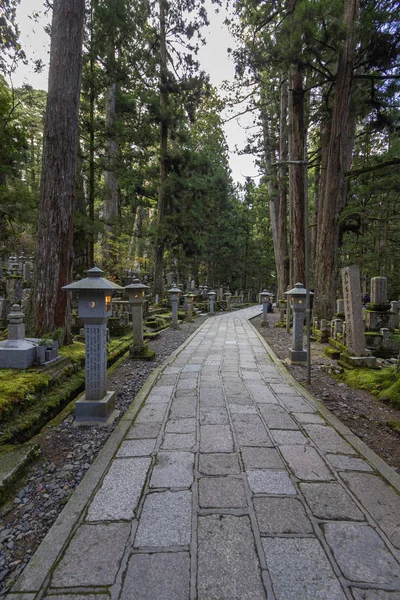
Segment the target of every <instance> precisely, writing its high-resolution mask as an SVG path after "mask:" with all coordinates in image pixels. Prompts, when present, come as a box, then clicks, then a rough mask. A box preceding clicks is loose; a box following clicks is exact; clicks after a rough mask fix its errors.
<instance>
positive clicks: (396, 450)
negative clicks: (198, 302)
mask: <svg viewBox="0 0 400 600" xmlns="http://www.w3.org/2000/svg"><path fill="white" fill-rule="evenodd" d="M268 318H269V322H270V326H269V327H261V315H260V317H256V318H255V319H253V321H252V323H253V325H255V327H257V329H258V331H260V333H261V334H262V335H263V337H264V338H265V340H266V341H267V342H268V344H269V345H270V346H271V348H272V350H273V351H274V352H275V354H276V355H277V356H278V358H279V359H280V360H281V361H282V364H283V365H284V366H285V367H286V368H287V369H288V371H289V372H290V374H291V375H292V377H294V379H296V381H298V382H299V383H301V384H302V385H303V386H304V387H305V388H306V389H307V390H308V391H309V392H310V393H311V394H312V395H313V396H315V397H316V398H317V399H318V400H319V401H320V402H321V403H322V404H323V405H324V406H326V408H328V409H329V410H330V411H331V412H332V413H333V414H334V415H336V417H338V418H339V419H340V420H341V421H342V423H344V424H345V425H347V427H348V428H349V429H351V431H352V432H353V433H355V434H356V435H357V436H358V437H359V438H361V439H362V440H363V441H364V442H365V443H366V444H367V445H368V446H369V447H370V448H371V449H372V450H373V451H374V452H376V454H378V455H379V456H380V457H381V458H383V460H385V461H386V462H387V463H388V464H389V465H390V466H391V467H393V468H394V469H395V470H396V471H397V472H398V473H400V435H399V434H398V433H396V432H395V431H393V430H392V429H390V427H388V425H387V424H386V423H387V421H399V422H400V410H399V409H395V408H392V407H391V406H390V405H387V404H383V403H382V402H379V401H378V400H377V399H376V398H375V397H374V396H372V395H371V394H369V393H368V392H366V391H364V390H355V389H353V388H350V387H348V386H347V385H346V384H344V383H341V382H338V380H337V379H335V378H334V377H332V376H331V375H330V374H329V373H328V371H329V370H331V369H332V367H335V364H336V361H334V360H332V359H330V358H328V357H327V356H326V355H325V353H324V349H325V347H326V345H325V344H320V343H318V342H312V343H311V384H310V385H308V384H307V383H306V380H307V368H306V366H303V365H287V364H286V362H285V359H286V358H287V356H288V348H289V346H291V345H292V336H291V334H289V333H287V332H286V330H285V329H284V328H281V327H274V326H273V325H274V324H275V323H276V322H277V321H278V318H279V314H278V313H272V314H269V315H268Z"/></svg>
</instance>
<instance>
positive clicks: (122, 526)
mask: <svg viewBox="0 0 400 600" xmlns="http://www.w3.org/2000/svg"><path fill="white" fill-rule="evenodd" d="M129 532H130V523H109V524H99V525H81V527H79V529H78V530H77V532H76V533H75V535H74V537H73V538H72V540H71V542H70V544H69V546H68V548H67V550H66V552H65V555H64V556H63V558H62V559H61V562H60V563H59V565H58V566H57V568H56V570H55V571H54V574H53V577H52V586H53V587H77V586H91V585H93V586H101V585H112V584H113V583H114V581H115V577H116V575H117V572H118V569H119V567H120V562H121V559H122V556H123V553H124V550H125V546H126V542H127V540H128V536H129ZM83 557H84V560H83Z"/></svg>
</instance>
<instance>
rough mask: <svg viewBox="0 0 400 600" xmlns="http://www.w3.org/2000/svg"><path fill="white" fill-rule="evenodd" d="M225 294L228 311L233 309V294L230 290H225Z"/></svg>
mask: <svg viewBox="0 0 400 600" xmlns="http://www.w3.org/2000/svg"><path fill="white" fill-rule="evenodd" d="M224 296H225V300H226V311H227V312H229V311H230V310H231V298H232V294H231V293H230V292H225V294H224Z"/></svg>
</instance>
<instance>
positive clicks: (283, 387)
mask: <svg viewBox="0 0 400 600" xmlns="http://www.w3.org/2000/svg"><path fill="white" fill-rule="evenodd" d="M271 389H272V391H273V392H275V394H287V395H290V396H297V395H298V393H299V392H298V391H297V390H295V389H294V388H293V387H292V386H291V385H288V384H287V383H271Z"/></svg>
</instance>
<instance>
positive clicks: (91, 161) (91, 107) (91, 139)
mask: <svg viewBox="0 0 400 600" xmlns="http://www.w3.org/2000/svg"><path fill="white" fill-rule="evenodd" d="M93 46H94V31H93V1H92V2H91V5H90V58H89V61H90V66H89V68H90V83H89V86H90V91H89V192H88V204H89V219H90V222H91V223H92V225H93V224H94V196H95V192H94V181H95V172H94V151H95V148H94V102H95V95H96V91H95V84H94V56H93V54H94V48H93ZM87 254H88V268H89V269H91V268H92V267H94V233H93V231H91V232H90V234H89V239H88V251H87Z"/></svg>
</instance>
